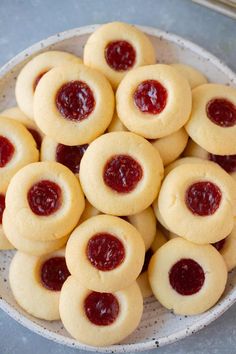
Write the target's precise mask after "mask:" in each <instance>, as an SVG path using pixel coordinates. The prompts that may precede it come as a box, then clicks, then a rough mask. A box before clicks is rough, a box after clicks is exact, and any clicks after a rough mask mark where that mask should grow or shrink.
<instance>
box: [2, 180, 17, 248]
mask: <svg viewBox="0 0 236 354" xmlns="http://www.w3.org/2000/svg"><path fill="white" fill-rule="evenodd" d="M5 193H6V189H5V188H4V189H2V188H1V184H0V250H11V249H14V246H13V245H12V244H11V243H10V241H9V240H8V238H7V237H6V234H5V231H4V230H3V225H2V224H3V212H4V209H5Z"/></svg>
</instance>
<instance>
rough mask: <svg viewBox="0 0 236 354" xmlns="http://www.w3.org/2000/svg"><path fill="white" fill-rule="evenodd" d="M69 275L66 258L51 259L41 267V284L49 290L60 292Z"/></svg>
mask: <svg viewBox="0 0 236 354" xmlns="http://www.w3.org/2000/svg"><path fill="white" fill-rule="evenodd" d="M69 275H70V273H69V270H68V268H67V266H66V261H65V257H53V258H50V259H48V260H47V261H46V262H44V263H43V265H42V267H41V274H40V276H41V282H42V284H43V286H44V287H45V288H47V289H49V290H53V291H60V290H61V288H62V285H63V284H64V282H65V281H66V279H67V278H68V276H69Z"/></svg>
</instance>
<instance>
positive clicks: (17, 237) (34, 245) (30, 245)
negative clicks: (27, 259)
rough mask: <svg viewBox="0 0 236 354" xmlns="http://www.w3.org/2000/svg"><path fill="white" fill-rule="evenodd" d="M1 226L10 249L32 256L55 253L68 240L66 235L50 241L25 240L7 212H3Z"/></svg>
mask: <svg viewBox="0 0 236 354" xmlns="http://www.w3.org/2000/svg"><path fill="white" fill-rule="evenodd" d="M2 224H3V229H4V233H5V235H6V236H5V238H6V240H7V242H8V243H9V244H10V242H11V245H13V246H11V248H14V247H15V248H16V249H17V250H19V251H21V252H23V253H27V254H30V255H33V256H41V255H44V254H47V253H50V252H53V251H56V250H58V249H59V248H62V247H63V246H64V245H65V244H66V242H67V240H68V238H69V235H67V236H64V237H61V238H59V239H57V240H51V241H37V240H30V239H27V238H25V237H23V236H22V235H21V234H20V233H19V231H18V230H17V228H16V226H15V223H14V219H13V218H12V217H10V216H9V215H8V213H7V212H4V214H3V220H2ZM0 247H1V242H0Z"/></svg>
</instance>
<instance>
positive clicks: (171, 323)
mask: <svg viewBox="0 0 236 354" xmlns="http://www.w3.org/2000/svg"><path fill="white" fill-rule="evenodd" d="M96 27H97V26H95V25H94V26H88V27H82V28H77V29H73V30H70V31H66V32H63V33H59V34H57V35H55V36H52V37H50V38H48V39H46V40H43V41H42V42H39V43H37V44H35V45H33V46H32V47H30V48H29V49H26V50H25V51H23V52H22V53H20V54H19V55H17V56H16V57H15V58H13V59H12V60H11V61H9V62H8V63H7V64H6V65H5V66H4V67H3V68H2V69H1V70H0V78H1V81H0V111H2V110H3V109H5V108H7V107H10V106H13V105H14V104H15V98H14V86H15V80H16V76H17V74H18V72H19V70H20V69H21V67H22V66H23V65H24V64H25V62H26V61H27V60H29V58H30V57H31V56H33V55H35V54H38V53H39V52H41V51H45V50H50V49H57V50H65V51H70V52H72V53H75V54H78V55H79V56H82V53H83V47H84V44H85V42H86V40H87V38H88V36H89V34H90V33H91V32H93V31H94V29H95V28H96ZM141 29H142V30H143V31H144V32H146V33H147V34H148V35H149V36H150V38H151V40H152V42H153V44H154V46H155V48H156V53H157V58H158V61H159V62H164V63H172V62H182V63H186V64H191V65H192V66H194V67H196V68H198V69H200V70H201V71H202V72H203V73H204V74H205V75H206V76H207V77H208V79H209V80H210V81H213V82H219V83H223V84H227V85H234V86H236V75H235V74H234V73H233V72H232V71H231V70H230V69H229V68H227V67H226V66H225V65H224V64H223V63H222V62H220V61H219V60H218V59H217V58H215V57H214V56H212V55H211V54H209V53H208V52H206V51H205V50H203V49H202V48H200V47H198V46H196V45H194V44H192V43H191V42H188V41H186V40H184V39H182V38H180V37H177V36H175V35H173V34H169V33H166V32H162V31H159V30H157V29H155V28H149V27H141ZM13 253H14V252H13V251H8V252H1V256H0V271H1V272H0V289H1V297H0V307H1V308H2V309H3V310H4V311H5V312H7V313H8V314H9V315H10V316H11V317H12V318H14V319H15V320H16V321H18V322H19V323H21V324H22V325H24V326H25V327H27V328H29V329H30V330H32V331H34V332H36V333H38V334H40V335H42V336H44V337H46V338H48V339H51V340H54V341H56V342H58V343H61V344H65V345H67V346H70V347H74V348H79V349H84V350H91V351H97V352H107V353H108V352H110V353H118V352H128V353H131V352H136V351H142V350H148V349H151V348H155V347H159V346H162V345H165V344H168V343H172V342H174V341H176V340H179V339H181V338H184V337H186V336H188V335H190V334H192V333H194V332H196V331H198V330H200V329H201V328H203V327H206V326H207V325H208V324H209V323H210V322H212V321H213V320H214V319H216V318H217V317H219V316H220V315H221V314H222V313H223V312H224V311H226V310H227V309H228V308H229V307H230V306H231V305H232V304H233V303H234V302H235V300H236V272H235V271H234V272H231V274H230V275H229V279H228V284H227V288H226V290H225V293H224V295H223V296H222V298H221V300H220V301H219V302H218V303H217V304H216V305H215V306H214V307H213V308H212V309H211V310H209V311H207V312H206V313H204V314H202V315H200V316H192V317H189V316H175V315H174V314H172V313H171V312H170V311H167V310H166V309H164V308H163V307H162V306H161V305H160V304H159V303H158V302H157V301H156V300H155V299H154V298H153V297H151V298H149V299H147V300H146V301H145V309H144V314H143V318H142V321H141V323H140V325H139V328H138V329H137V330H136V331H135V332H134V333H133V334H132V335H131V336H129V337H128V338H126V340H125V341H124V342H122V343H121V344H118V345H114V346H110V347H105V348H93V347H89V346H86V345H84V344H81V343H79V342H77V341H75V340H74V339H72V338H71V337H70V336H69V334H68V333H67V332H66V331H65V329H64V328H63V326H62V324H61V322H59V321H57V322H56V321H55V322H46V321H40V320H38V319H36V318H33V317H31V316H29V315H28V314H27V313H26V312H24V311H23V310H22V309H21V308H20V307H19V306H18V305H17V303H16V302H15V300H14V298H13V296H12V293H11V290H10V288H9V283H8V266H9V263H10V261H11V258H12V256H13ZM42 305H43V304H42Z"/></svg>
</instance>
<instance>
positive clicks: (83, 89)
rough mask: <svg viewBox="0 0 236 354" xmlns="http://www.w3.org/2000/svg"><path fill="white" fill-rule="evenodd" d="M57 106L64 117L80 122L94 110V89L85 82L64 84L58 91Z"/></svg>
mask: <svg viewBox="0 0 236 354" xmlns="http://www.w3.org/2000/svg"><path fill="white" fill-rule="evenodd" d="M56 106H57V109H58V111H59V112H60V113H61V115H62V116H63V117H64V118H66V119H69V120H73V121H76V122H80V121H81V120H83V119H86V118H87V117H88V116H89V115H90V114H91V113H92V111H93V110H94V107H95V99H94V96H93V92H92V90H91V89H90V87H89V86H88V85H87V84H86V83H85V82H82V81H71V82H68V83H66V84H64V85H63V86H62V87H61V88H60V89H59V91H58V92H57V95H56Z"/></svg>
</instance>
